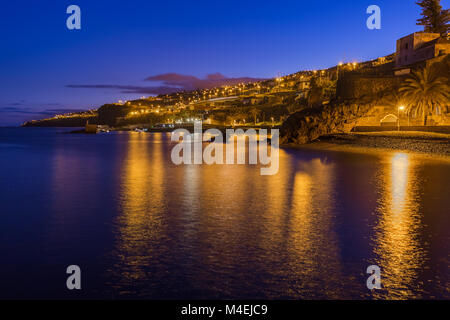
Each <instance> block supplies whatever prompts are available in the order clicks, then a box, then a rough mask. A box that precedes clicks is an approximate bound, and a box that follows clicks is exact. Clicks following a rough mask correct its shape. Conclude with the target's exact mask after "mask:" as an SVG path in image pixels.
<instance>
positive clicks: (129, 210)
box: [110, 134, 425, 298]
mask: <svg viewBox="0 0 450 320" xmlns="http://www.w3.org/2000/svg"><path fill="white" fill-rule="evenodd" d="M152 137H153V138H151V139H154V140H153V141H150V140H151V139H150V138H149V137H148V136H146V135H138V134H129V135H128V142H127V144H126V146H127V151H126V157H125V160H124V166H123V172H122V176H121V189H120V204H121V213H120V214H119V217H118V219H117V228H116V230H117V235H116V236H117V237H116V238H117V242H116V249H115V251H114V253H113V254H114V255H115V261H116V265H115V266H114V268H111V270H110V271H111V272H113V273H115V275H116V277H115V278H114V279H115V281H116V282H115V284H116V285H117V288H120V289H121V290H124V288H128V289H129V290H130V291H131V292H138V291H139V290H142V292H144V293H147V295H146V296H151V295H152V294H155V293H161V290H162V289H161V288H162V287H164V288H169V287H170V289H167V291H168V292H175V294H176V293H177V292H179V291H181V292H195V293H198V291H195V290H194V289H196V288H199V289H198V290H200V291H201V292H202V293H204V292H210V293H211V292H212V293H214V294H217V295H218V296H224V297H235V298H239V297H243V298H246V297H266V298H282V297H303V298H346V297H355V295H356V296H360V297H362V296H366V294H367V292H368V291H366V288H365V283H363V282H361V283H360V282H357V281H358V280H357V279H358V272H364V271H362V270H360V269H359V267H358V266H356V267H355V263H354V261H350V262H349V261H348V259H349V258H348V257H346V256H345V253H343V252H345V251H346V250H347V252H348V251H350V252H352V249H353V248H342V247H341V245H342V243H343V242H341V241H342V238H343V237H342V234H339V228H340V227H341V225H340V224H345V225H346V226H348V225H350V226H351V228H354V227H355V226H361V225H364V224H365V223H366V221H367V220H366V218H367V214H368V212H362V213H361V214H359V211H356V210H357V209H359V208H363V210H364V209H366V211H368V209H367V206H363V205H360V201H355V198H354V197H358V195H359V193H358V190H356V191H355V190H352V189H351V188H348V185H347V184H345V183H342V179H345V180H346V181H348V179H352V178H354V179H359V177H350V178H349V177H348V175H346V174H347V173H348V172H347V171H346V170H343V169H342V167H339V165H340V164H339V162H336V161H327V160H325V158H323V157H322V158H320V157H296V156H295V154H293V153H290V152H286V151H285V150H280V159H279V164H280V171H279V173H278V174H277V175H275V176H261V175H260V170H259V168H260V167H259V166H249V165H181V166H174V165H171V164H170V159H168V157H170V148H168V146H167V143H165V142H161V141H158V137H159V136H158V135H154V136H152ZM149 139H150V140H149ZM155 139H156V140H155ZM376 165H377V166H380V168H381V171H382V172H381V173H382V174H381V175H379V176H377V177H376V179H377V180H378V182H379V190H381V192H380V193H379V194H377V193H376V192H374V193H373V198H372V200H374V201H376V200H378V201H379V205H378V207H377V215H376V223H375V226H373V225H370V227H368V228H374V229H375V231H374V232H373V237H372V239H371V241H372V244H373V252H374V256H375V257H374V259H375V261H374V264H377V265H379V266H380V267H381V270H382V286H383V288H384V290H381V291H378V292H374V293H373V296H374V297H376V298H386V297H387V298H406V297H408V298H411V297H420V296H418V295H417V293H418V292H419V291H420V289H418V278H420V277H419V275H418V271H420V269H421V268H423V265H424V250H425V249H424V248H423V245H422V244H421V242H420V240H419V232H420V231H421V228H422V222H421V216H420V210H419V209H420V208H419V203H420V200H419V194H418V192H419V191H418V186H419V185H420V181H419V175H418V173H417V167H418V165H417V162H416V161H415V160H414V159H413V158H412V157H411V156H410V155H408V154H402V153H398V154H395V155H393V156H391V157H389V158H388V160H387V161H386V162H378V160H377V162H376ZM345 168H347V167H344V169H345ZM350 170H352V169H350ZM352 172H353V171H352ZM364 172H369V177H370V178H373V177H374V175H375V172H376V171H375V170H374V171H373V174H372V171H364ZM343 177H345V178H343ZM350 185H351V184H350ZM341 188H342V189H341ZM349 192H350V194H351V196H349V199H348V200H347V198H344V200H343V201H346V202H351V205H352V207H350V208H353V206H354V208H355V212H358V214H353V213H350V214H347V213H346V212H341V211H339V210H341V209H340V208H339V206H338V204H339V202H340V201H342V198H338V197H337V195H338V194H341V195H342V194H345V195H348V194H349ZM353 192H354V196H353ZM361 194H366V193H365V192H363V193H361ZM368 194H370V195H369V196H372V194H371V193H370V192H369V193H367V194H366V195H368ZM346 204H347V206H344V208H349V206H348V203H346ZM370 208H371V209H372V210H373V209H374V208H375V205H374V206H373V207H370ZM372 210H371V211H370V212H373V211H372ZM347 230H349V229H347ZM350 230H352V229H350ZM372 231H373V230H372V229H371V230H369V231H368V232H369V233H368V234H370V232H372ZM365 234H367V233H364V235H365ZM364 235H363V236H364ZM357 239H359V238H357ZM360 241H361V242H363V243H362V245H360V246H356V247H357V249H356V250H358V248H364V247H366V248H367V249H368V250H369V252H370V249H371V247H370V245H369V243H368V242H369V241H368V239H367V238H365V239H361V240H360ZM358 245H359V243H358ZM365 245H366V246H365ZM350 246H351V244H350ZM356 254H358V252H356V253H355V256H356ZM350 257H352V255H351V254H350ZM346 259H347V260H346ZM362 260H363V258H361V263H364V262H363V261H362ZM358 263H359V262H358ZM348 266H350V268H353V269H352V270H351V271H349V270H348ZM161 279H163V280H161ZM139 283H142V284H146V285H147V286H148V285H149V283H150V285H154V286H155V287H154V288H153V289H151V288H150V289H149V288H148V287H146V288H141V289H136V286H138V284H139ZM112 285H114V284H112ZM185 286H192V287H193V288H194V289H192V291H190V287H188V288H186V287H185ZM361 288H363V290H364V291H363V292H361ZM152 290H153V291H152ZM209 290H210V291H209ZM352 290H353V291H352ZM245 294H248V296H246V295H245ZM259 294H261V296H260V295H259ZM194 296H195V295H194ZM200 296H201V297H205V296H203V295H200ZM195 297H197V296H195Z"/></svg>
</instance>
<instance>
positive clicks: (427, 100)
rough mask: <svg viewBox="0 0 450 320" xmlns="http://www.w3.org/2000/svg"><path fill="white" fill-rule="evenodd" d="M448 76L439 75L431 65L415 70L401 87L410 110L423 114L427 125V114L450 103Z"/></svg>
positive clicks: (424, 122)
mask: <svg viewBox="0 0 450 320" xmlns="http://www.w3.org/2000/svg"><path fill="white" fill-rule="evenodd" d="M448 83H449V82H448V78H445V77H438V76H436V75H435V73H434V72H432V71H431V69H430V67H426V68H424V69H422V70H418V71H416V72H413V74H412V75H411V76H410V78H409V79H407V80H405V83H404V84H403V86H402V87H401V88H400V92H401V93H402V94H403V96H404V98H405V99H406V101H408V112H410V111H414V112H415V113H416V114H422V118H423V125H424V126H426V125H427V116H428V115H429V114H430V113H432V111H433V108H436V107H437V108H441V107H443V106H446V105H448V104H449V100H450V94H449V92H450V86H449V84H448Z"/></svg>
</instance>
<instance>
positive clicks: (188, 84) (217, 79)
mask: <svg viewBox="0 0 450 320" xmlns="http://www.w3.org/2000/svg"><path fill="white" fill-rule="evenodd" d="M145 80H146V81H161V82H162V83H163V85H166V86H172V87H178V88H182V90H196V89H210V88H214V87H219V86H223V85H234V84H238V83H241V82H246V83H247V82H256V81H261V80H265V79H259V78H250V77H240V78H227V77H225V76H224V75H223V74H221V73H212V74H208V75H207V76H206V78H205V79H199V78H197V77H194V76H190V75H182V74H178V73H165V74H160V75H156V76H151V77H148V78H146V79H145Z"/></svg>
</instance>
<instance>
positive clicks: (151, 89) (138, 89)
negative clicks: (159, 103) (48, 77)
mask: <svg viewBox="0 0 450 320" xmlns="http://www.w3.org/2000/svg"><path fill="white" fill-rule="evenodd" d="M66 88H82V89H118V90H120V92H122V93H137V94H167V93H171V92H174V91H179V89H178V90H177V88H173V87H167V86H166V87H163V86H125V85H115V84H69V85H66Z"/></svg>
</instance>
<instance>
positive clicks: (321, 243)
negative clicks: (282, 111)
mask: <svg viewBox="0 0 450 320" xmlns="http://www.w3.org/2000/svg"><path fill="white" fill-rule="evenodd" d="M299 169H300V170H298V171H297V173H296V175H295V180H294V189H293V196H292V203H291V208H290V220H289V222H288V225H289V228H290V230H289V241H288V244H289V245H288V248H287V249H288V251H289V254H290V259H291V263H292V265H295V264H297V265H298V266H299V267H298V268H296V273H295V276H296V277H297V278H298V279H301V282H302V287H303V288H302V290H303V291H304V292H302V294H305V293H307V296H309V297H310V298H313V297H315V296H316V295H317V293H318V291H319V288H318V287H317V281H316V279H318V278H321V277H323V275H327V278H328V281H326V282H322V284H321V288H320V291H321V294H322V295H325V296H326V297H328V298H330V299H332V298H334V299H338V298H344V297H345V295H344V291H343V290H342V289H343V288H342V287H341V286H339V285H337V284H339V283H341V282H342V279H343V276H342V262H341V259H340V248H339V245H338V239H337V235H336V232H335V229H336V221H335V215H334V205H335V200H336V199H335V197H334V188H335V185H334V176H335V173H334V169H335V168H334V165H333V164H328V163H326V162H324V161H322V160H320V159H314V160H311V161H309V162H306V161H305V162H301V163H300V168H299Z"/></svg>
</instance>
